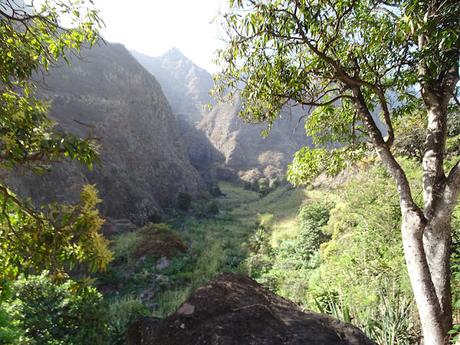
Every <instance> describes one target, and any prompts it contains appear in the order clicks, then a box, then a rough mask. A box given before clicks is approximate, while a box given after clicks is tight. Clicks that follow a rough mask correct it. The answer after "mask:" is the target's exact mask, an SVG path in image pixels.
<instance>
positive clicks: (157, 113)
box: [12, 44, 202, 224]
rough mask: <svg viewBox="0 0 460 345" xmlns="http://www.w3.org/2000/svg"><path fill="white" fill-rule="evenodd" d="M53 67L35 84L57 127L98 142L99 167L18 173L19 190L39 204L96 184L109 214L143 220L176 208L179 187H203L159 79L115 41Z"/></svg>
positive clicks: (71, 197)
mask: <svg viewBox="0 0 460 345" xmlns="http://www.w3.org/2000/svg"><path fill="white" fill-rule="evenodd" d="M72 60H73V61H72V65H71V67H68V66H66V65H62V66H59V67H56V68H54V69H53V70H52V71H51V73H50V74H49V75H47V76H45V79H44V82H41V83H40V85H41V86H40V93H41V94H42V96H43V97H44V98H46V99H50V100H51V101H52V107H51V117H52V118H53V119H55V120H56V121H57V122H58V124H59V126H60V127H62V128H64V129H66V130H68V131H71V132H73V133H76V134H77V135H80V136H85V135H87V134H88V132H92V134H93V135H94V136H95V137H97V138H98V139H99V140H100V144H101V149H100V156H101V160H102V164H101V166H99V167H96V168H95V169H94V170H93V171H92V172H89V171H88V170H87V169H86V168H84V167H81V166H79V165H78V164H69V163H67V162H66V163H60V164H55V165H54V167H53V171H52V173H50V174H45V175H44V176H43V177H40V178H38V177H36V176H33V175H30V174H24V173H20V172H16V173H15V176H13V177H12V180H13V182H14V185H16V187H17V189H19V190H20V192H21V194H26V195H30V196H31V197H32V199H34V200H36V201H39V202H47V201H51V200H56V199H57V200H60V201H62V200H65V201H73V200H74V199H75V198H77V196H78V193H79V190H80V187H81V185H82V184H83V183H93V184H96V185H97V188H98V189H99V191H100V195H101V197H102V198H103V199H104V202H103V205H102V208H103V213H104V214H105V215H106V216H109V217H113V218H128V219H130V220H131V221H132V222H135V223H138V224H142V223H145V222H146V221H149V220H153V219H155V218H157V217H158V215H159V214H160V212H161V211H160V210H161V209H162V208H165V207H170V206H175V203H176V201H177V195H178V193H179V192H182V191H184V192H188V193H191V194H194V193H197V191H198V190H199V189H200V186H201V184H202V182H201V178H200V176H199V175H198V173H197V171H196V170H195V169H194V168H193V166H192V165H191V164H190V161H189V159H188V156H187V153H186V150H185V147H184V143H183V141H182V140H181V139H180V137H179V135H178V133H177V129H176V123H175V120H174V116H173V114H172V111H171V108H170V105H169V104H168V102H167V99H166V98H165V96H164V94H163V92H162V90H161V87H160V85H159V83H158V82H157V81H156V80H155V78H154V77H153V76H152V75H151V74H150V73H148V72H147V71H146V70H145V69H144V68H143V67H142V66H141V65H140V64H139V63H138V62H137V61H136V60H135V59H134V58H133V57H132V56H131V55H130V53H129V52H128V51H127V50H126V49H125V48H124V47H123V46H122V45H119V44H107V45H105V44H101V45H100V46H97V47H94V48H93V49H91V50H89V51H84V52H83V53H82V58H74V59H72Z"/></svg>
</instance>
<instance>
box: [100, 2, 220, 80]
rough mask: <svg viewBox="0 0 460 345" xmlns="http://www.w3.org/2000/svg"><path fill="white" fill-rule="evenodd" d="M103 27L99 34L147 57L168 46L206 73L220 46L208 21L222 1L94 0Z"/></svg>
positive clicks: (217, 10)
mask: <svg viewBox="0 0 460 345" xmlns="http://www.w3.org/2000/svg"><path fill="white" fill-rule="evenodd" d="M95 5H96V7H97V8H98V9H99V10H100V12H101V13H100V15H101V17H102V18H103V20H104V22H105V24H106V28H105V29H104V30H103V32H102V33H103V37H104V38H105V39H106V40H107V41H109V42H118V43H122V44H124V45H125V46H126V47H127V48H128V49H130V50H136V51H138V52H140V53H144V54H147V55H151V56H158V55H161V54H163V53H164V52H165V51H167V50H168V49H170V48H172V47H176V48H178V49H179V50H180V51H182V53H184V54H185V55H186V56H187V57H189V58H190V59H192V60H193V61H194V62H195V63H196V64H198V65H199V66H200V67H203V68H205V69H206V70H208V71H209V72H215V71H216V66H214V65H213V64H212V60H213V57H214V51H215V50H216V49H217V48H218V47H220V46H221V45H222V43H221V42H220V39H219V33H218V28H217V23H216V22H214V23H211V21H212V20H213V18H214V17H215V16H216V15H217V14H218V12H219V10H222V9H223V8H224V7H223V6H224V0H129V1H126V0H95Z"/></svg>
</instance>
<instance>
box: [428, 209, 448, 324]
mask: <svg viewBox="0 0 460 345" xmlns="http://www.w3.org/2000/svg"><path fill="white" fill-rule="evenodd" d="M451 243H452V239H451V228H450V216H447V217H445V216H444V217H439V216H438V217H435V218H434V219H432V220H431V221H430V222H429V224H428V225H427V226H426V228H425V231H424V233H423V246H424V250H425V255H426V259H427V263H428V268H429V270H430V275H431V280H432V282H433V285H434V288H435V291H436V296H437V298H438V303H439V306H440V312H441V319H442V325H443V329H444V332H446V333H447V332H448V331H449V330H450V329H451V328H452V292H451V285H450V278H451V271H450V255H451Z"/></svg>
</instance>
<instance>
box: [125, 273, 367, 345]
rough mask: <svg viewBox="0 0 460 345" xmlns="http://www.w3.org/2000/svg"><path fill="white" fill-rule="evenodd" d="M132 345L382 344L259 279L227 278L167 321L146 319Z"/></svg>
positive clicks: (134, 329)
mask: <svg viewBox="0 0 460 345" xmlns="http://www.w3.org/2000/svg"><path fill="white" fill-rule="evenodd" d="M128 344H129V345H184V344H187V345H249V344H251V345H281V344H286V345H287V344H289V345H376V344H375V343H374V342H372V341H371V340H369V339H368V338H367V337H366V336H365V335H364V334H363V333H362V332H361V331H360V330H359V329H358V328H356V327H354V326H352V325H350V324H346V323H343V322H341V321H338V320H336V319H334V318H332V317H330V316H327V315H321V314H317V313H313V312H302V311H301V310H299V308H298V307H297V306H296V305H295V304H293V303H292V302H289V301H287V300H285V299H283V298H281V297H279V296H277V295H275V294H273V293H271V292H270V291H268V290H266V289H264V288H262V287H261V286H260V285H259V284H257V283H256V282H255V281H253V280H251V279H249V278H247V277H245V276H242V275H236V274H231V273H225V274H221V275H220V276H219V277H217V278H216V279H215V280H213V281H211V282H210V283H209V284H207V285H205V286H203V287H201V288H200V289H198V290H197V291H196V292H195V293H194V294H193V295H192V297H190V298H189V299H188V300H187V302H185V303H184V304H182V305H181V306H180V307H179V309H178V310H177V311H176V312H175V313H174V314H173V315H171V316H169V317H167V318H166V319H164V320H159V319H154V318H144V319H141V320H139V321H137V322H135V323H134V324H133V325H131V327H130V328H129V330H128Z"/></svg>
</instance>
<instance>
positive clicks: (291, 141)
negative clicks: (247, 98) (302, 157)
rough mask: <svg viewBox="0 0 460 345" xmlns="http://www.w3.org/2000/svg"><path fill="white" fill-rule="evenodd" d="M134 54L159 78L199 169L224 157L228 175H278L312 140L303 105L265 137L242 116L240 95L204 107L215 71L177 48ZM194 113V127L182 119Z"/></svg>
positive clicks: (252, 178)
mask: <svg viewBox="0 0 460 345" xmlns="http://www.w3.org/2000/svg"><path fill="white" fill-rule="evenodd" d="M132 54H133V56H134V57H135V58H136V59H137V60H138V61H139V62H140V63H141V64H142V65H143V66H144V67H145V68H146V69H147V70H148V71H150V72H151V73H152V74H153V75H154V76H155V77H156V78H157V79H158V81H159V82H160V84H161V86H162V88H163V89H164V91H165V94H166V96H167V97H168V99H169V101H170V103H171V106H172V108H173V110H174V111H175V113H176V114H177V115H176V117H177V121H178V124H179V128H180V133H181V135H182V136H183V138H184V140H185V141H186V143H187V148H188V152H189V156H190V159H191V161H192V162H193V164H194V165H195V166H197V167H199V168H200V170H201V171H210V169H209V167H210V166H211V163H212V164H214V166H215V165H216V162H217V164H218V163H219V162H223V163H224V165H225V170H224V171H225V172H230V175H228V174H227V173H225V175H226V176H227V177H229V176H231V175H233V176H234V177H236V176H238V177H239V178H241V179H243V180H246V181H250V182H254V181H255V180H257V179H260V178H262V177H267V178H269V179H272V180H273V179H280V178H283V176H284V174H285V171H286V167H287V164H288V163H290V162H291V161H292V155H293V154H294V153H295V152H296V151H297V150H299V149H300V148H301V147H302V146H305V145H308V144H309V143H310V141H309V139H308V138H306V136H305V132H304V123H303V122H302V121H300V117H301V115H303V114H304V113H305V112H304V111H302V110H300V109H295V110H293V111H290V110H287V111H285V112H284V113H283V115H282V119H281V120H280V121H277V123H276V124H275V126H274V128H273V129H272V130H271V132H270V135H269V136H268V137H267V138H263V137H262V136H261V131H262V130H263V129H264V128H265V127H264V125H254V124H247V123H244V122H243V121H242V120H241V119H239V118H238V112H239V110H240V106H241V104H240V102H239V100H238V99H237V98H235V100H234V102H231V103H227V104H217V105H215V106H214V107H213V109H212V110H211V111H208V112H207V111H204V110H205V109H204V108H203V104H205V103H209V102H210V98H209V95H208V94H209V90H210V89H211V87H212V84H213V81H212V77H211V75H210V74H209V73H208V72H206V71H205V70H202V69H200V68H199V67H198V66H196V65H195V64H194V63H193V62H192V61H190V60H189V59H188V58H187V57H185V56H184V55H183V54H182V53H180V52H179V51H178V50H177V49H172V50H170V51H168V52H167V53H166V54H164V55H163V56H160V57H156V58H154V57H149V56H146V55H142V54H139V53H135V52H132ZM190 119H200V122H199V123H197V124H196V129H193V127H191V126H187V124H183V123H181V122H184V121H188V122H189V123H191V122H193V121H191V120H190ZM203 133H204V136H203ZM205 138H207V140H208V142H206V139H205ZM216 152H217V153H218V154H216Z"/></svg>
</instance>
